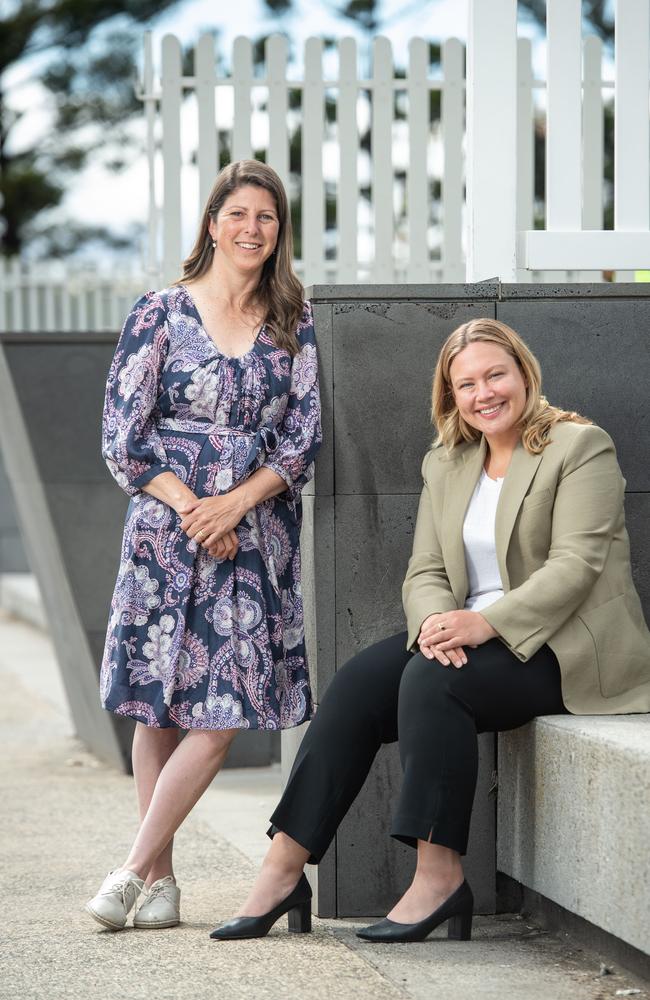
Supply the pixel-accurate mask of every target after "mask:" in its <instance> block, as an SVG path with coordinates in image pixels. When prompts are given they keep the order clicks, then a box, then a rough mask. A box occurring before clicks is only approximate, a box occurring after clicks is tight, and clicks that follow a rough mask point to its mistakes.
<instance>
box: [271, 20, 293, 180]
mask: <svg viewBox="0 0 650 1000" xmlns="http://www.w3.org/2000/svg"><path fill="white" fill-rule="evenodd" d="M266 74H267V84H268V88H269V104H268V107H269V154H268V159H267V162H268V164H269V166H271V167H273V169H274V170H275V171H276V173H277V174H278V176H279V177H280V180H281V181H282V183H283V184H284V186H285V188H288V186H289V134H288V129H287V114H288V111H289V91H288V85H287V40H286V38H285V37H284V35H271V36H270V38H267V40H266Z"/></svg>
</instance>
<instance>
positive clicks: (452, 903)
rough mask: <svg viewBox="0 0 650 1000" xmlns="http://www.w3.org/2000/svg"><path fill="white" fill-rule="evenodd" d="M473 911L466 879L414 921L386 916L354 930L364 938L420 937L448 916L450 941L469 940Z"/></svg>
mask: <svg viewBox="0 0 650 1000" xmlns="http://www.w3.org/2000/svg"><path fill="white" fill-rule="evenodd" d="M473 912H474V897H473V895H472V890H471V889H470V887H469V885H468V884H467V882H463V884H462V885H460V886H459V887H458V888H457V889H456V891H455V892H452V894H451V896H449V898H448V899H446V900H445V901H444V903H442V904H441V905H440V906H439V907H438V909H437V910H434V912H433V913H431V914H429V916H428V917H425V918H424V920H420V921H418V923H417V924H398V923H396V922H395V921H394V920H389V919H388V917H386V918H385V919H384V920H380V921H379V923H378V924H372V925H371V926H370V927H364V928H363V930H360V931H357V937H360V938H363V939H364V941H387V942H388V941H395V942H397V941H424V939H425V938H426V937H427V935H429V934H430V933H431V931H433V930H435V928H436V927H439V926H440V924H444V922H445V920H448V921H449V926H448V928H447V937H448V938H450V939H451V940H452V941H469V940H470V938H471V936H472V914H473Z"/></svg>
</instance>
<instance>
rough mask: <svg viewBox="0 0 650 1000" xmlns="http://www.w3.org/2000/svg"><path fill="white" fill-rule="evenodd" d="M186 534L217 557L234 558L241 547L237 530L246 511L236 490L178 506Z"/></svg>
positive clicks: (177, 510) (188, 501)
mask: <svg viewBox="0 0 650 1000" xmlns="http://www.w3.org/2000/svg"><path fill="white" fill-rule="evenodd" d="M176 512H177V513H178V514H179V515H180V516H181V518H182V520H181V528H182V530H183V531H184V532H185V534H186V535H189V537H190V538H193V539H194V541H195V542H197V543H198V544H199V545H201V547H202V548H204V549H206V550H207V551H208V552H209V553H210V555H211V556H215V557H216V558H217V559H234V558H235V555H236V554H237V550H238V548H239V540H238V538H237V532H236V531H235V530H234V529H235V527H236V526H237V525H238V524H239V522H240V521H241V519H242V517H243V516H244V515H245V513H246V508H245V506H244V504H243V503H242V501H241V500H240V498H239V496H238V495H237V491H236V490H232V491H231V492H230V493H223V494H221V495H219V496H213V497H202V498H198V497H195V498H194V499H193V500H187V501H185V503H183V504H182V505H180V506H179V507H177V508H176Z"/></svg>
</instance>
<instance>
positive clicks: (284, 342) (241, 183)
mask: <svg viewBox="0 0 650 1000" xmlns="http://www.w3.org/2000/svg"><path fill="white" fill-rule="evenodd" d="M249 184H250V185H253V186H255V187H261V188H264V190H265V191H268V192H269V194H271V195H272V196H273V199H274V201H275V206H276V209H277V213H278V223H279V228H278V242H277V244H276V247H275V250H274V252H273V253H272V254H271V256H270V257H269V258H268V259H267V260H266V261H265V262H264V267H263V269H262V276H261V278H260V282H259V284H258V286H257V288H256V289H255V290H254V291H253V292H252V293H251V294H250V296H248V298H247V299H246V300H245V301H244V302H242V308H244V309H246V308H250V307H252V306H255V307H256V308H257V309H260V310H261V311H262V313H263V315H264V324H265V327H266V331H267V333H269V334H270V336H271V337H272V338H273V340H274V341H275V343H276V345H277V346H278V347H281V348H284V349H285V350H287V351H289V353H290V354H291V355H292V356H293V355H294V354H296V352H297V350H298V342H297V340H296V328H297V326H298V323H299V322H300V319H301V317H302V312H303V306H304V302H303V297H304V289H303V287H302V285H301V283H300V281H299V280H298V278H297V277H296V274H295V272H294V270H293V234H292V231H291V216H290V213H289V203H288V201H287V195H286V192H285V190H284V186H283V184H282V181H281V180H280V178H279V177H278V175H277V174H276V172H275V170H273V169H272V168H271V167H268V166H267V165H266V164H265V163H260V161H259V160H237V161H235V162H234V163H229V164H228V166H227V167H224V168H223V170H221V171H220V172H219V174H218V175H217V179H216V181H215V183H214V186H213V188H212V190H211V192H210V194H209V196H208V200H207V203H206V206H205V209H204V211H203V215H202V216H201V222H200V224H199V232H198V235H197V238H196V242H195V244H194V247H193V248H192V252H191V253H190V255H189V257H188V258H187V259H186V260H185V261H184V262H183V277H182V278H181V282H185V281H193V280H194V279H196V278H200V277H201V275H203V274H205V272H206V271H207V270H208V269H209V267H210V265H211V264H212V258H213V256H214V248H213V246H212V237H211V236H210V231H209V228H208V227H209V224H210V220H211V219H214V218H216V216H217V215H218V214H219V211H220V209H221V207H222V205H223V203H224V202H225V200H226V198H228V197H229V196H230V195H231V194H232V193H233V192H234V191H237V190H238V188H241V187H245V186H246V185H249ZM177 284H180V282H177Z"/></svg>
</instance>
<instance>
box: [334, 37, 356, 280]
mask: <svg viewBox="0 0 650 1000" xmlns="http://www.w3.org/2000/svg"><path fill="white" fill-rule="evenodd" d="M357 79H358V73H357V43H356V42H355V40H354V38H342V39H341V41H340V42H339V92H338V103H337V125H338V147H339V184H338V197H337V203H336V222H337V228H338V268H337V280H338V281H341V282H354V281H356V280H357V271H358V253H359V248H358V223H357V216H358V205H359V178H358V167H357V160H358V157H359V129H358V126H357V100H358V96H359V85H358V83H357Z"/></svg>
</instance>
